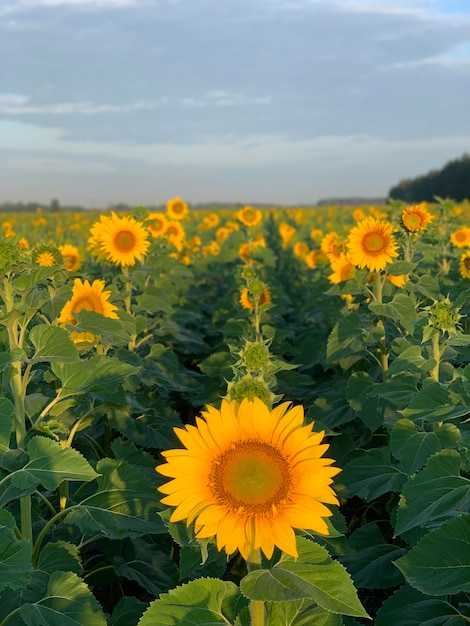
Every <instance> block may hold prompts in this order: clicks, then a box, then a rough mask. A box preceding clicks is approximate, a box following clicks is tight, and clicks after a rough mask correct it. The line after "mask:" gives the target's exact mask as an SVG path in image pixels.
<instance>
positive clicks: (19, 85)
mask: <svg viewBox="0 0 470 626" xmlns="http://www.w3.org/2000/svg"><path fill="white" fill-rule="evenodd" d="M0 54H1V58H2V65H1V68H0V160H1V164H0V202H1V201H5V200H14V201H31V200H35V201H36V200H37V201H39V202H44V203H47V202H50V200H51V199H52V198H58V199H59V200H60V202H61V203H62V204H71V203H80V204H83V205H85V206H90V207H91V206H97V207H104V206H107V205H109V204H112V203H116V202H120V201H122V202H127V203H129V204H147V205H149V204H150V205H153V204H160V203H162V202H165V201H166V200H167V199H169V198H171V197H174V196H180V197H182V198H184V199H185V200H187V201H188V202H191V203H201V202H212V201H234V202H242V203H247V204H248V203H250V202H253V203H254V202H266V203H273V204H307V203H314V202H316V201H318V200H319V199H321V198H325V197H338V196H383V197H385V196H386V194H387V192H388V191H389V189H390V187H391V186H392V185H394V184H396V183H397V182H398V181H399V180H401V179H402V178H406V177H414V176H416V175H419V174H424V173H427V172H428V171H429V170H431V169H435V168H440V167H442V166H443V165H444V164H445V163H446V162H448V161H449V160H452V159H455V158H459V157H461V156H462V154H463V153H464V152H470V2H469V1H468V0H408V1H404V0H1V2H0Z"/></svg>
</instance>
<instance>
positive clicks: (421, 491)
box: [395, 449, 470, 535]
mask: <svg viewBox="0 0 470 626" xmlns="http://www.w3.org/2000/svg"><path fill="white" fill-rule="evenodd" d="M469 493H470V480H468V479H467V478H464V477H463V476H460V455H459V453H458V452H457V451H456V450H450V449H445V450H442V451H440V452H437V453H436V454H434V455H433V456H432V457H430V458H429V461H428V464H427V465H426V467H425V468H424V469H423V470H421V471H420V472H418V473H417V474H416V475H415V476H413V477H412V478H410V480H409V481H408V482H407V483H406V485H405V486H404V488H403V492H402V494H401V497H400V501H399V504H398V511H397V522H396V527H395V532H396V534H397V535H402V534H403V533H405V532H406V531H408V530H410V529H411V528H415V527H416V526H427V525H429V523H430V522H433V521H434V520H437V519H445V518H447V517H451V516H454V515H456V514H457V513H459V512H461V510H462V509H461V508H460V509H459V507H460V505H461V506H462V507H464V506H465V503H466V502H467V503H468V496H469Z"/></svg>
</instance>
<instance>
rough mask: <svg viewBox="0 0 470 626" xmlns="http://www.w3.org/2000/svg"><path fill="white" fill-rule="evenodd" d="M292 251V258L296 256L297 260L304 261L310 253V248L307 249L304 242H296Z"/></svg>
mask: <svg viewBox="0 0 470 626" xmlns="http://www.w3.org/2000/svg"><path fill="white" fill-rule="evenodd" d="M292 251H293V252H294V256H296V257H297V258H298V259H305V257H306V256H307V254H308V253H309V251H310V248H309V247H308V244H307V243H305V241H296V242H295V243H294V247H293V248H292Z"/></svg>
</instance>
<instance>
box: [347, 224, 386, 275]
mask: <svg viewBox="0 0 470 626" xmlns="http://www.w3.org/2000/svg"><path fill="white" fill-rule="evenodd" d="M346 246H347V248H348V251H349V257H350V259H351V262H352V263H354V265H357V266H358V267H360V268H363V267H366V268H367V269H369V270H370V271H375V272H378V271H380V270H383V269H384V268H385V266H386V265H387V263H390V261H391V260H392V258H393V257H397V256H398V252H397V242H396V241H395V238H394V236H393V233H392V225H391V224H390V223H388V222H382V221H380V220H376V219H375V218H374V217H368V218H366V219H365V220H362V221H361V222H359V223H358V224H357V226H354V228H352V229H351V231H350V233H349V237H348V240H347V243H346Z"/></svg>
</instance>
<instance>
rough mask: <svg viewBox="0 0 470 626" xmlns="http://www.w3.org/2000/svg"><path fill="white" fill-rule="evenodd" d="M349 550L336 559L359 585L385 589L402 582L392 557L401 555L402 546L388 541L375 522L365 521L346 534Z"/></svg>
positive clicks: (366, 587)
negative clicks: (366, 522) (348, 534)
mask: <svg viewBox="0 0 470 626" xmlns="http://www.w3.org/2000/svg"><path fill="white" fill-rule="evenodd" d="M349 545H350V546H351V548H352V550H353V552H352V553H351V554H345V555H344V556H340V557H339V560H340V562H341V563H343V565H344V566H345V567H346V569H347V570H348V572H349V573H350V574H351V576H352V579H353V581H354V584H355V586H356V587H358V588H360V589H386V588H388V587H395V586H397V585H400V584H401V583H402V582H403V577H402V575H401V573H400V572H399V571H398V570H397V568H396V567H395V565H394V564H393V562H392V561H393V560H395V559H397V558H399V557H400V556H402V555H403V554H404V552H405V550H404V549H403V548H400V547H398V546H394V545H391V544H388V543H387V542H386V541H385V539H384V537H383V535H382V532H381V531H380V528H379V527H378V526H377V524H367V525H366V526H362V527H360V528H358V529H357V530H355V531H354V532H353V533H352V535H351V536H350V537H349Z"/></svg>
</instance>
